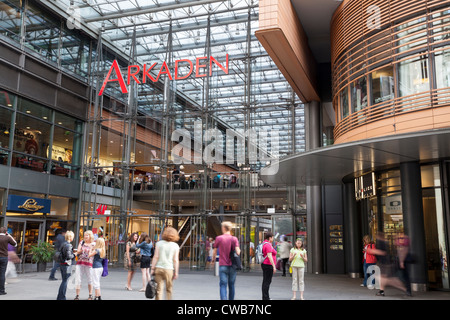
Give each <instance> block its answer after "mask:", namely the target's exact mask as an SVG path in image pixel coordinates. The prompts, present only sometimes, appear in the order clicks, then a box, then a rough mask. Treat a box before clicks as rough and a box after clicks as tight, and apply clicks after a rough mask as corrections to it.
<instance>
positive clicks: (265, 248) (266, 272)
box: [261, 232, 277, 300]
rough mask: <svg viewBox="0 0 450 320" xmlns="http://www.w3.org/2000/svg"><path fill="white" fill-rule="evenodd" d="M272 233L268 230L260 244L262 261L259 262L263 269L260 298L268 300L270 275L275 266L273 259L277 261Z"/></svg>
mask: <svg viewBox="0 0 450 320" xmlns="http://www.w3.org/2000/svg"><path fill="white" fill-rule="evenodd" d="M272 242H273V234H272V233H270V232H268V233H266V235H265V236H264V242H263V245H262V254H263V257H264V261H263V263H262V264H261V268H262V270H263V283H262V299H263V300H270V298H269V288H270V284H271V283H272V277H273V274H274V273H275V272H277V268H276V266H275V261H277V251H276V250H275V249H274V248H273V247H272Z"/></svg>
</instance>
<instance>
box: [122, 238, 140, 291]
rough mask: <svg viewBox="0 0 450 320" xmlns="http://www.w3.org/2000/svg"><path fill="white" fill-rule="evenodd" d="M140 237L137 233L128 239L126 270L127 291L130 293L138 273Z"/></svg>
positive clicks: (125, 260)
mask: <svg viewBox="0 0 450 320" xmlns="http://www.w3.org/2000/svg"><path fill="white" fill-rule="evenodd" d="M138 237H139V235H138V234H137V232H133V233H132V234H131V235H130V237H129V238H128V241H127V245H126V251H125V259H124V263H125V269H127V270H128V276H127V285H126V287H125V289H127V290H128V291H132V290H133V289H131V281H132V280H133V277H134V273H135V272H136V261H137V255H138V253H139V251H138V250H139V249H138V247H136V244H137V240H138Z"/></svg>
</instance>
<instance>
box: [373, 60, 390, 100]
mask: <svg viewBox="0 0 450 320" xmlns="http://www.w3.org/2000/svg"><path fill="white" fill-rule="evenodd" d="M370 77H371V83H372V104H377V103H381V102H383V101H387V100H392V99H394V68H393V67H392V66H388V67H384V68H382V69H378V70H375V71H373V72H372V73H371V75H370Z"/></svg>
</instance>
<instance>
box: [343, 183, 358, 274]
mask: <svg viewBox="0 0 450 320" xmlns="http://www.w3.org/2000/svg"><path fill="white" fill-rule="evenodd" d="M360 251H361V236H360V230H359V227H358V209H357V207H356V199H355V184H354V183H353V182H347V183H345V185H344V252H345V269H346V273H347V274H348V275H349V276H350V277H352V278H359V276H360V269H361V254H360Z"/></svg>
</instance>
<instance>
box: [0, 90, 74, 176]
mask: <svg viewBox="0 0 450 320" xmlns="http://www.w3.org/2000/svg"><path fill="white" fill-rule="evenodd" d="M3 96H4V97H6V98H5V99H4V100H3V102H0V114H1V118H0V127H1V128H0V130H1V131H0V152H1V156H0V158H1V159H0V164H3V165H8V164H10V165H11V166H13V167H18V168H23V169H28V170H34V171H37V172H45V173H50V174H54V175H59V176H64V177H69V178H72V179H79V178H80V168H81V153H82V130H83V122H82V121H81V120H78V119H76V118H72V117H70V116H66V115H63V114H61V113H59V112H57V111H54V110H52V109H50V108H47V107H45V106H43V105H40V104H37V103H34V102H32V101H30V100H27V99H25V98H22V97H18V96H16V95H15V94H12V93H10V92H7V91H4V92H3ZM10 155H11V157H9V156H10Z"/></svg>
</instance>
